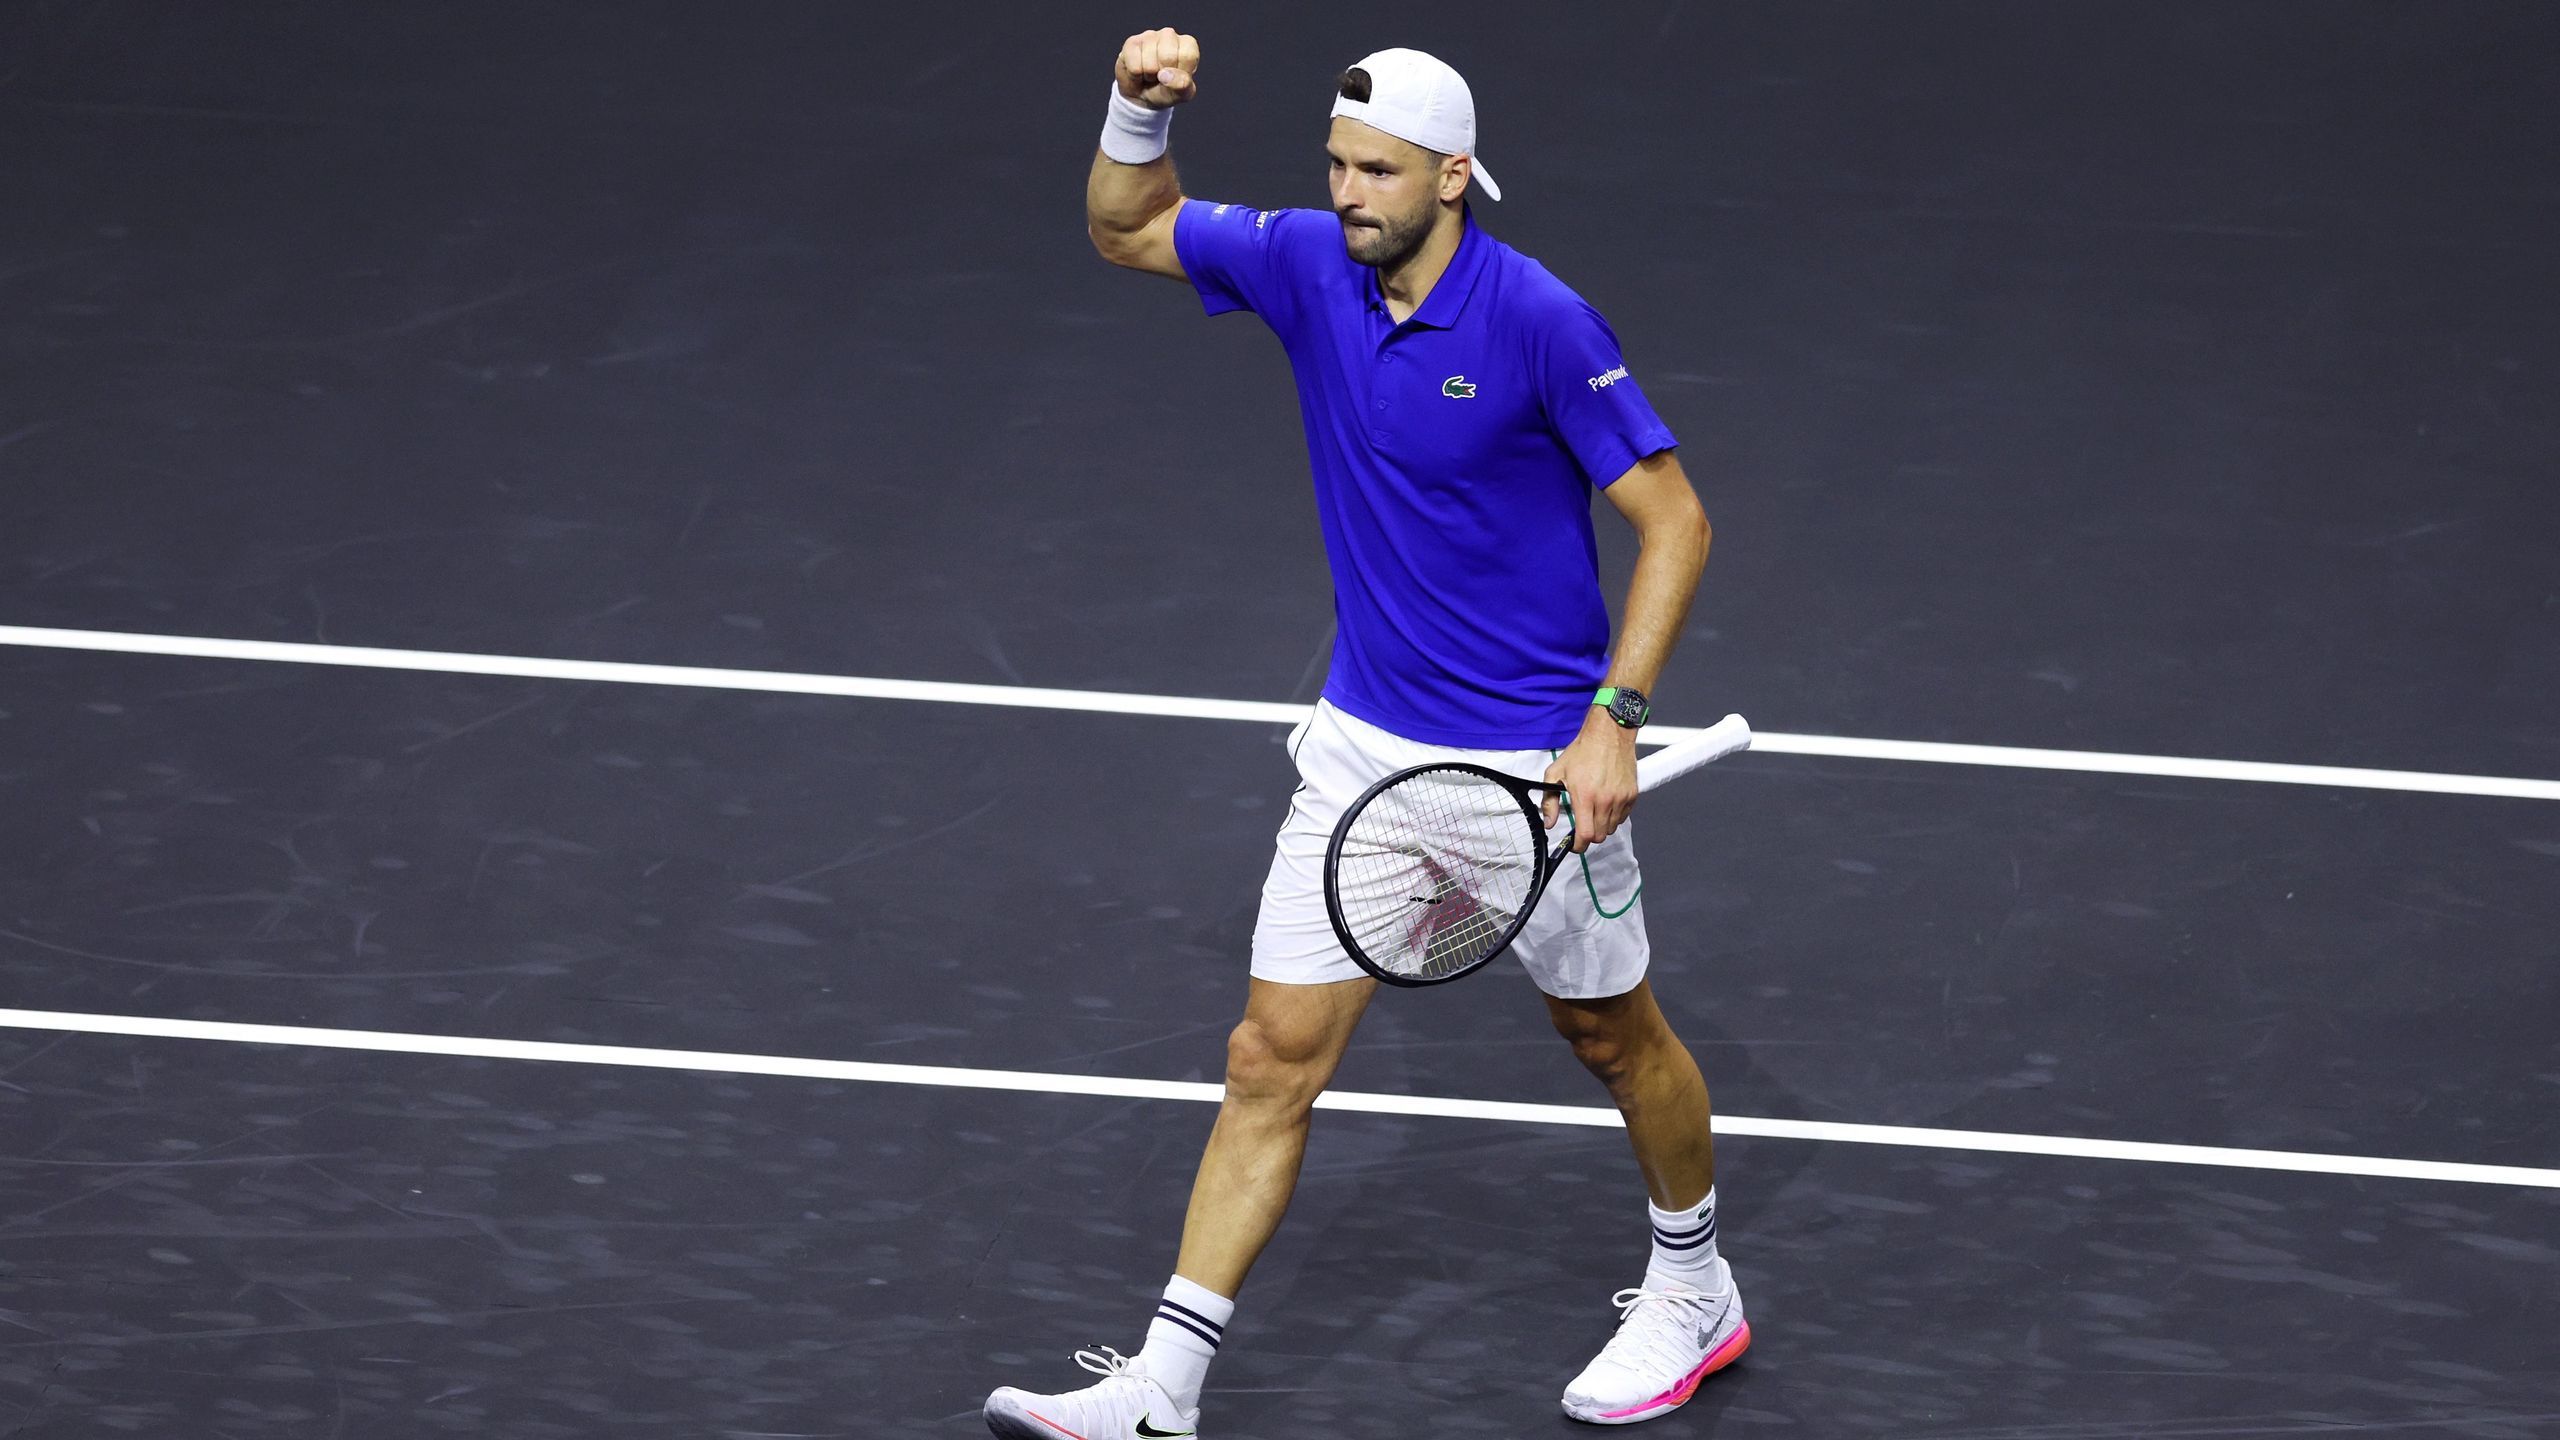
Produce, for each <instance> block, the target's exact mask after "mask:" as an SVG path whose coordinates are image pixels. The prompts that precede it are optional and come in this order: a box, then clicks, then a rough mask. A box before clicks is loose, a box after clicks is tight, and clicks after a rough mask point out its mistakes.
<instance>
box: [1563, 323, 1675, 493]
mask: <svg viewBox="0 0 2560 1440" xmlns="http://www.w3.org/2000/svg"><path fill="white" fill-rule="evenodd" d="M1531 356H1532V363H1533V364H1534V365H1535V366H1536V368H1537V373H1538V383H1539V389H1540V393H1541V395H1542V397H1543V399H1544V402H1545V406H1546V412H1547V423H1548V425H1549V426H1551V427H1552V428H1553V429H1554V430H1555V433H1556V438H1558V439H1559V440H1562V441H1563V442H1564V447H1565V449H1567V450H1569V451H1571V452H1572V453H1573V458H1574V461H1575V463H1577V464H1579V465H1580V466H1581V467H1582V473H1583V474H1584V475H1586V476H1588V477H1590V480H1591V483H1592V484H1594V485H1599V486H1607V485H1608V484H1610V483H1611V482H1612V481H1615V480H1616V479H1617V478H1618V477H1619V476H1621V475H1624V474H1626V473H1627V472H1628V471H1629V470H1631V469H1633V468H1635V463H1636V462H1637V461H1639V460H1642V459H1643V458H1645V457H1646V456H1648V455H1652V454H1655V453H1657V452H1660V451H1664V450H1668V449H1670V448H1671V447H1673V446H1674V445H1677V444H1679V443H1680V441H1679V440H1678V438H1677V437H1675V436H1674V435H1672V433H1671V427H1670V426H1668V425H1665V424H1663V423H1662V417H1661V416H1660V415H1657V414H1655V413H1654V410H1653V402H1652V401H1650V400H1647V399H1645V398H1644V391H1642V390H1640V389H1638V388H1637V387H1636V381H1635V377H1634V376H1633V375H1630V374H1628V373H1627V362H1626V359H1625V357H1624V356H1623V355H1622V354H1621V353H1620V351H1619V347H1618V336H1617V333H1616V332H1615V331H1613V330H1611V329H1610V328H1609V322H1608V321H1606V320H1603V319H1601V318H1600V312H1599V311H1597V310H1594V309H1592V308H1591V306H1590V305H1589V304H1587V303H1585V302H1584V301H1583V300H1582V299H1581V298H1580V297H1578V296H1576V297H1570V298H1568V299H1567V300H1565V301H1564V303H1561V304H1559V305H1557V306H1556V307H1555V308H1554V310H1552V311H1551V312H1550V313H1549V314H1547V315H1546V316H1545V317H1543V318H1542V323H1540V324H1539V326H1538V328H1537V333H1536V334H1535V336H1534V337H1533V338H1532V341H1531Z"/></svg>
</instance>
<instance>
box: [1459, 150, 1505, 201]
mask: <svg viewBox="0 0 2560 1440" xmlns="http://www.w3.org/2000/svg"><path fill="white" fill-rule="evenodd" d="M1467 171H1468V173H1469V174H1471V175H1473V176H1474V177H1475V183H1476V184H1478V185H1481V186H1483V187H1484V198H1486V199H1487V200H1499V199H1501V198H1502V187H1501V186H1499V185H1496V184H1494V183H1493V176H1491V175H1490V174H1487V173H1486V171H1485V168H1484V162H1483V161H1481V160H1479V159H1477V158H1476V157H1474V156H1473V155H1470V156H1468V157H1467Z"/></svg>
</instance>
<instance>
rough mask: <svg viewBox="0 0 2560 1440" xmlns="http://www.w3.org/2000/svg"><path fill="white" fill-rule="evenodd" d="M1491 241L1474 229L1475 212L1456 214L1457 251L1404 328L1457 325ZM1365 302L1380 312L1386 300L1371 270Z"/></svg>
mask: <svg viewBox="0 0 2560 1440" xmlns="http://www.w3.org/2000/svg"><path fill="white" fill-rule="evenodd" d="M1492 251H1493V242H1491V241H1489V240H1487V239H1485V237H1484V232H1483V231H1481V230H1478V229H1477V228H1476V216H1475V211H1474V210H1473V209H1472V208H1470V209H1468V210H1466V211H1463V212H1462V213H1461V215H1460V229H1459V231H1458V248H1457V250H1456V251H1455V252H1454V253H1452V254H1451V255H1450V256H1449V268H1448V269H1446V270H1443V271H1441V272H1440V280H1439V283H1437V284H1435V285H1433V286H1432V287H1431V293H1430V294H1428V295H1425V296H1424V297H1422V308H1421V309H1419V310H1416V311H1414V312H1413V318H1411V319H1409V320H1407V321H1405V322H1404V323H1406V324H1408V325H1425V326H1429V327H1430V328H1431V329H1434V330H1447V329H1451V328H1453V327H1454V326H1456V325H1457V323H1458V313H1459V312H1460V311H1462V310H1464V309H1466V308H1467V297H1468V296H1469V295H1472V294H1474V293H1475V288H1476V277H1477V276H1479V275H1482V274H1483V273H1484V267H1485V262H1486V261H1487V260H1488V259H1490V258H1491V256H1492ZM1369 303H1370V304H1371V305H1372V306H1374V307H1376V308H1377V309H1379V310H1381V311H1384V310H1385V309H1386V305H1387V301H1386V296H1385V294H1384V293H1383V292H1382V291H1381V290H1380V289H1379V288H1378V277H1377V273H1376V272H1375V271H1372V272H1370V275H1369Z"/></svg>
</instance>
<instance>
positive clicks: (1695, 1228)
mask: <svg viewBox="0 0 2560 1440" xmlns="http://www.w3.org/2000/svg"><path fill="white" fill-rule="evenodd" d="M1714 1228H1716V1217H1714V1216H1713V1215H1710V1216H1708V1217H1707V1218H1706V1221H1705V1223H1703V1224H1698V1225H1692V1226H1690V1227H1689V1228H1688V1229H1686V1230H1674V1229H1672V1228H1671V1227H1670V1226H1668V1225H1656V1226H1654V1227H1653V1233H1654V1234H1656V1235H1659V1236H1661V1237H1662V1238H1663V1239H1665V1240H1686V1239H1688V1238H1689V1237H1690V1236H1692V1235H1695V1234H1697V1233H1698V1232H1699V1231H1701V1230H1713V1229H1714Z"/></svg>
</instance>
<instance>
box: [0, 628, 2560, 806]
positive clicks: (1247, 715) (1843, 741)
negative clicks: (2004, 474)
mask: <svg viewBox="0 0 2560 1440" xmlns="http://www.w3.org/2000/svg"><path fill="white" fill-rule="evenodd" d="M0 645H22V646H30V647H34V648H37V649H46V650H90V651H103V652H111V653H116V654H125V655H177V656H187V657H192V658H197V659H207V660H265V661H282V662H286V663H291V664H299V665H345V666H355V667H358V668H362V669H370V670H423V671H432V672H435V673H438V674H450V675H505V676H515V677H519V678H524V679H535V680H592V681H600V682H603V683H606V684H614V685H680V686H691V687H693V688H696V689H707V690H755V691H764V692H767V693H772V694H781V695H842V696H850V697H855V698H859V699H866V700H922V701H928V702H932V703H936V704H943V705H1010V706H1019V707H1027V708H1030V709H1038V710H1082V711H1088V712H1092V713H1096V714H1108V715H1162V716H1171V717H1176V718H1184V719H1197V720H1256V721H1263V722H1266V723H1269V724H1274V725H1294V724H1296V723H1297V722H1298V721H1300V720H1303V719H1305V718H1306V715H1307V710H1308V707H1307V706H1304V705H1297V704H1284V703H1278V702H1273V701H1267V700H1210V699H1202V698H1199V697H1196V696H1189V695H1130V694H1123V693H1118V692H1113V691H1108V690H1046V689H1041V688H1039V687H1036V686H1030V685H965V684H958V683H953V682H949V681H941V680H889V679H880V678H876V677H868V676H860V675H805V674H797V673H794V672H791V671H785V670H724V669H715V668H710V667H705V666H695V665H639V664H631V663H628V662H624V661H615V660H548V659H541V658H538V657H528V656H520V655H473V654H465V653H461V652H457V651H449V650H381V649H374V648H372V647H369V646H363V645H311V644H303V643H300V642H294V641H283V640H220V639H209V638H203V637H199V636H192V635H137V634H128V633H124V632H119V631H113V630H55V629H46V628H43V627H40V626H30V625H0ZM1697 733H1698V732H1697V730H1696V729H1695V728H1693V727H1687V726H1678V725H1649V726H1646V727H1645V732H1644V739H1645V742H1646V743H1648V744H1657V745H1659V744H1668V743H1670V742H1671V741H1674V740H1684V739H1687V738H1688V737H1690V736H1692V735H1695V734H1697ZM1751 748H1753V749H1755V750H1760V751H1765V752H1768V753H1771V754H1778V755H1827V756H1839V757H1844V758H1849V759H1857V760H1903V761H1914V762H1919V763H1923V764H1932V765H1996V766H2004V767H2007V768H2010V769H2017V770H2070V771H2080V772H2084V773H2090V774H2099V775H2154V776H2166V777H2171V778H2178V779H2188V780H2249V781H2257V782H2261V783H2265V784H2276V785H2332V786H2342V787H2345V788H2348V789H2357V790H2405V791H2416V792H2420V793H2426V794H2436V795H2487V796H2494V797H2498V798H2503V799H2515V800H2560V780H2528V779H2515V778H2510V777H2506V776H2499V775H2440V774H2434V773H2431V772H2427V771H2420V770H2371V769H2361V768H2356V767H2352V766H2341V765H2288V764H2281V763H2277V762H2273V761H2265V760H2203V759H2189V758H2185V757H2180V756H2171V755H2116V754H2109V753H2107V752H2104V751H2098V750H2038V749H2030V748H2023V747H2019V746H2012V745H1958V744H1951V743H1946V742H1941V741H1933V740H1861V739H1855V738H1851V737H1848V736H1840V735H1788V734H1781V733H1778V732H1775V731H1755V732H1754V733H1753V735H1752V740H1751Z"/></svg>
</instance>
